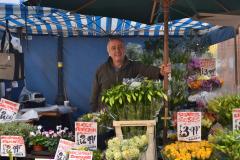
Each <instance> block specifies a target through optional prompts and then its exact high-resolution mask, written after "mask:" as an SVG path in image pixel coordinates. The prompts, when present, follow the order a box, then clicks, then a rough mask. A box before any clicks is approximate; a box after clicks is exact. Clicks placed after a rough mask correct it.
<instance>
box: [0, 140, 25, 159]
mask: <svg viewBox="0 0 240 160" xmlns="http://www.w3.org/2000/svg"><path fill="white" fill-rule="evenodd" d="M0 138H1V156H8V153H9V152H11V153H12V155H13V156H14V157H26V148H25V144H24V140H23V137H22V136H1V137H0Z"/></svg>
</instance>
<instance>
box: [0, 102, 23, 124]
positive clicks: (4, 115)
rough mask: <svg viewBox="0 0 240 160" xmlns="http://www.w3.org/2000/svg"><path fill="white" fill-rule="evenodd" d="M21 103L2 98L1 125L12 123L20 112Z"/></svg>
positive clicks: (0, 105) (0, 106)
mask: <svg viewBox="0 0 240 160" xmlns="http://www.w3.org/2000/svg"><path fill="white" fill-rule="evenodd" d="M19 105H20V104H19V103H15V102H12V101H9V100H7V99H4V98H2V99H1V101H0V123H4V122H11V121H13V120H14V119H15V117H16V115H17V112H18V110H19Z"/></svg>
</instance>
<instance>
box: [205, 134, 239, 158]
mask: <svg viewBox="0 0 240 160" xmlns="http://www.w3.org/2000/svg"><path fill="white" fill-rule="evenodd" d="M209 141H210V142H212V143H213V144H214V148H215V154H214V156H213V159H214V157H216V158H217V159H229V160H239V159H240V131H239V130H237V131H233V132H232V131H221V132H218V133H217V134H216V135H215V136H212V137H210V138H209Z"/></svg>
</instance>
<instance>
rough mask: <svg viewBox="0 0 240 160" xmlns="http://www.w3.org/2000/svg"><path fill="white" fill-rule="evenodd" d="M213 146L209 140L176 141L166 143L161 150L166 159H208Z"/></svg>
mask: <svg viewBox="0 0 240 160" xmlns="http://www.w3.org/2000/svg"><path fill="white" fill-rule="evenodd" d="M212 152H213V146H212V144H210V143H209V142H208V141H200V142H179V141H177V142H175V143H171V144H169V145H166V146H165V147H164V148H163V150H162V151H161V153H162V155H163V158H164V160H208V159H209V158H210V157H211V154H212Z"/></svg>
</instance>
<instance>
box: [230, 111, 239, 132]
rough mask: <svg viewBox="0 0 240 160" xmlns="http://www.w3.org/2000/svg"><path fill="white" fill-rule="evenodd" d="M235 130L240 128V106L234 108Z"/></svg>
mask: <svg viewBox="0 0 240 160" xmlns="http://www.w3.org/2000/svg"><path fill="white" fill-rule="evenodd" d="M232 114H233V115H232V117H233V130H240V108H237V109H233V112H232Z"/></svg>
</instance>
